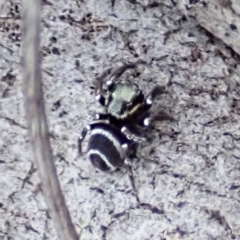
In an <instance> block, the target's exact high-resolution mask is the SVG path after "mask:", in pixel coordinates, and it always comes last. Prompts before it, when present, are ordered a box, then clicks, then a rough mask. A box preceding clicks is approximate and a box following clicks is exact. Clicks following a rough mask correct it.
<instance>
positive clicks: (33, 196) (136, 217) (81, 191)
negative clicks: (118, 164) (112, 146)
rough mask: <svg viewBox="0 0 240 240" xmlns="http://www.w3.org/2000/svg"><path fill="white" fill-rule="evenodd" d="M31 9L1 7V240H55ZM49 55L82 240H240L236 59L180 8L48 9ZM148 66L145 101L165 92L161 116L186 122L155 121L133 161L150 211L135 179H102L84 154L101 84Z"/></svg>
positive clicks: (54, 106)
mask: <svg viewBox="0 0 240 240" xmlns="http://www.w3.org/2000/svg"><path fill="white" fill-rule="evenodd" d="M152 3H153V4H152ZM154 3H155V4H154ZM149 4H150V5H149ZM20 9H21V6H20V0H19V1H17V0H14V1H6V0H0V97H1V99H0V239H8V240H12V239H14V240H15V239H16V240H20V239H24V240H25V239H31V240H33V239H51V240H53V239H57V237H56V236H57V234H56V232H55V230H54V229H53V225H52V221H51V219H50V217H49V214H48V211H47V208H46V205H45V203H44V200H43V196H42V194H41V191H40V185H39V184H40V181H39V178H38V175H37V172H36V168H35V166H34V164H33V162H32V156H31V153H30V146H29V140H28V137H27V129H26V122H25V120H24V106H23V94H22V92H21V90H22V89H21V87H22V86H21V85H22V77H21V67H20V64H21V61H20V56H21V49H20V44H21V34H20ZM42 46H43V50H42V53H43V63H42V68H43V81H44V92H45V100H46V109H47V116H48V120H49V127H50V131H51V140H52V147H53V150H54V156H55V159H54V160H55V163H56V166H57V170H58V174H59V178H60V182H61V185H62V188H63V191H64V194H65V197H66V201H67V204H68V206H69V209H70V212H71V215H72V218H73V221H74V223H75V225H76V228H77V231H78V233H80V236H81V239H84V240H85V239H89V240H95V239H96V240H97V239H107V240H112V239H114V240H115V239H116V240H117V239H121V240H122V239H126V240H128V239H131V240H135V239H136V240H147V239H151V240H170V239H171V240H176V239H184V240H190V239H191V240H192V239H201V240H207V239H217V240H220V239H221V240H230V239H240V196H239V188H240V182H239V177H240V172H239V170H240V165H239V159H240V145H239V140H240V131H239V128H240V122H239V114H240V89H239V68H240V65H239V58H238V57H237V56H236V55H235V54H234V53H233V52H232V51H231V49H229V48H226V47H225V46H224V44H222V43H221V41H220V40H217V39H215V38H214V37H213V36H212V35H211V34H209V33H207V32H206V31H205V30H203V29H202V28H201V27H200V26H199V25H198V23H197V22H196V21H195V20H194V19H192V18H190V19H187V18H186V17H184V16H183V15H182V13H181V12H180V11H179V10H178V8H177V6H175V4H174V1H170V0H165V1H164V0H163V1H158V2H157V1H142V2H141V4H140V3H139V1H127V0H116V3H115V6H114V8H112V7H111V1H110V0H102V1H96V0H89V1H80V0H79V1H78V0H57V1H52V0H46V1H44V5H43V10H42ZM139 59H142V60H145V61H146V62H147V63H148V64H147V66H140V67H139V68H138V69H137V70H136V71H134V72H132V78H133V81H136V82H137V83H138V84H139V85H140V86H141V88H142V89H143V91H144V92H146V93H147V92H148V91H150V89H151V88H152V87H153V86H154V85H155V84H161V85H164V86H166V88H167V93H166V94H164V95H162V96H161V97H160V98H159V100H158V101H157V102H156V104H155V106H154V108H153V111H156V110H159V109H160V110H163V111H165V112H166V113H168V114H169V115H170V116H172V117H173V118H174V119H175V121H169V120H165V121H159V122H156V123H155V128H154V130H153V131H151V132H150V133H149V137H150V138H151V140H150V141H149V142H148V143H147V144H144V145H142V146H140V147H139V149H138V152H137V159H133V165H132V167H133V173H134V179H135V183H136V188H137V190H138V197H139V199H140V203H138V202H137V199H136V197H135V195H134V194H133V190H132V187H131V183H130V181H129V177H128V174H127V173H126V171H124V170H122V171H121V172H116V173H112V174H102V173H95V170H94V169H93V168H92V166H91V165H90V164H89V163H88V162H87V161H86V158H85V156H83V157H81V158H80V157H78V155H77V145H76V143H77V138H78V136H79V134H80V131H81V129H82V128H83V127H84V126H85V125H86V124H88V122H89V121H90V119H91V118H92V115H93V113H94V112H95V111H98V110H99V105H98V104H96V103H95V100H94V95H93V91H92V90H91V88H90V86H91V84H92V81H93V80H94V79H95V77H96V75H97V74H99V73H101V72H102V71H103V70H104V69H106V68H107V67H113V68H115V67H117V66H119V65H120V64H121V63H122V62H126V61H136V60H139ZM129 74H131V72H129ZM125 76H126V75H125ZM85 143H86V142H85ZM84 145H85V146H86V144H84Z"/></svg>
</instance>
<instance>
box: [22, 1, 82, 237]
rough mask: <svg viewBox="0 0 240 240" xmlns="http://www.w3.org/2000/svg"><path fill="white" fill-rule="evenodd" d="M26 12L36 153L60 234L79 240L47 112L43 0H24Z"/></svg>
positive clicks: (27, 88)
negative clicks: (56, 162)
mask: <svg viewBox="0 0 240 240" xmlns="http://www.w3.org/2000/svg"><path fill="white" fill-rule="evenodd" d="M22 10H23V12H22V20H23V21H22V22H23V52H22V54H23V79H24V96H25V104H26V105H25V107H26V117H27V121H28V127H29V134H30V139H31V145H32V151H33V153H34V159H35V163H36V165H37V168H38V172H39V175H40V179H41V184H42V190H43V195H44V197H45V201H46V203H47V206H48V208H49V210H50V214H51V216H52V219H53V222H54V225H55V228H56V231H57V234H58V235H59V237H60V239H63V240H66V239H68V240H76V239H78V235H77V233H76V230H75V228H74V225H73V223H72V220H71V217H70V214H69V211H68V208H67V206H66V202H65V199H64V196H63V194H62V191H61V187H60V183H59V180H58V177H57V172H56V168H55V165H54V162H53V154H52V149H51V145H50V140H49V133H48V126H47V121H46V115H45V109H44V102H43V92H42V84H41V80H42V76H41V49H40V30H41V28H40V21H41V17H40V14H41V0H24V1H23V3H22Z"/></svg>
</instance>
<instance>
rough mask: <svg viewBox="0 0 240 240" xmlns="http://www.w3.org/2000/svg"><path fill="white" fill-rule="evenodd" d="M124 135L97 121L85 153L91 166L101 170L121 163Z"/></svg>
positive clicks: (106, 169) (112, 168)
mask: <svg viewBox="0 0 240 240" xmlns="http://www.w3.org/2000/svg"><path fill="white" fill-rule="evenodd" d="M124 142H126V138H125V136H124V135H123V134H122V133H121V132H119V131H116V130H115V129H114V128H113V127H112V126H110V125H107V124H103V123H99V124H97V125H95V126H94V128H93V129H92V131H91V135H90V139H89V142H88V149H87V155H88V158H89V160H90V161H91V162H92V164H93V166H95V167H96V168H98V169H100V170H102V171H109V170H115V169H116V168H118V167H119V166H121V165H123V163H124V160H125V152H124V149H123V148H122V144H123V143H124Z"/></svg>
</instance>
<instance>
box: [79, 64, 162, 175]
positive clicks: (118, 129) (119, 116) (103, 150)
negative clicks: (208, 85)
mask: <svg viewBox="0 0 240 240" xmlns="http://www.w3.org/2000/svg"><path fill="white" fill-rule="evenodd" d="M135 66H136V63H129V64H126V65H124V66H122V67H120V68H118V69H116V70H115V71H114V72H113V73H112V74H111V75H110V78H109V80H108V81H107V82H106V85H107V91H106V93H105V94H104V93H103V90H102V86H103V78H104V77H106V76H105V75H106V74H103V75H102V77H100V78H99V79H98V87H97V89H96V90H97V92H98V94H97V96H96V99H97V100H98V101H99V102H100V104H101V105H102V106H103V107H104V108H105V112H104V113H97V114H96V116H95V119H94V120H93V121H92V122H91V123H90V124H89V125H88V126H87V127H85V128H84V129H83V131H82V133H81V137H80V138H79V140H78V146H79V152H80V153H81V152H82V150H81V149H82V147H81V145H82V141H83V140H84V138H85V136H86V134H87V132H88V131H89V132H90V139H89V142H88V148H87V156H88V158H89V160H90V161H91V163H92V164H93V165H94V166H95V167H96V168H98V169H100V170H102V171H114V170H115V169H116V168H118V167H120V166H122V165H123V164H124V163H129V154H130V153H131V152H132V151H133V149H134V147H135V146H136V144H137V143H140V142H144V141H146V138H144V137H143V136H141V134H140V131H139V129H141V127H142V128H143V127H148V126H149V125H150V122H151V116H150V113H149V109H150V108H151V106H152V103H153V100H154V98H155V97H156V95H158V94H161V93H162V92H163V91H164V87H160V86H156V87H154V88H153V90H152V91H151V92H150V93H149V94H148V95H147V96H146V97H145V96H144V94H143V92H142V91H141V90H140V89H139V87H138V85H136V84H134V83H132V82H130V81H129V80H120V79H119V78H120V77H121V75H122V74H123V73H124V72H125V71H126V70H127V69H130V68H134V67H135Z"/></svg>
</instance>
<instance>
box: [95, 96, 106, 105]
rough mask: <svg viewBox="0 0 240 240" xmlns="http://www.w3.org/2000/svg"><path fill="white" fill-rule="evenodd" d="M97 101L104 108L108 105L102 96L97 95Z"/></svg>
mask: <svg viewBox="0 0 240 240" xmlns="http://www.w3.org/2000/svg"><path fill="white" fill-rule="evenodd" d="M96 100H97V101H98V102H99V103H100V104H101V105H102V106H103V107H104V106H105V103H106V98H105V97H104V96H103V95H102V94H98V95H96Z"/></svg>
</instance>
